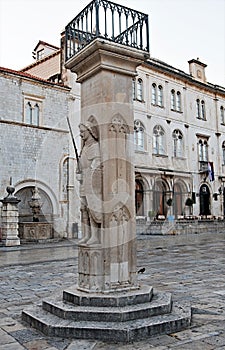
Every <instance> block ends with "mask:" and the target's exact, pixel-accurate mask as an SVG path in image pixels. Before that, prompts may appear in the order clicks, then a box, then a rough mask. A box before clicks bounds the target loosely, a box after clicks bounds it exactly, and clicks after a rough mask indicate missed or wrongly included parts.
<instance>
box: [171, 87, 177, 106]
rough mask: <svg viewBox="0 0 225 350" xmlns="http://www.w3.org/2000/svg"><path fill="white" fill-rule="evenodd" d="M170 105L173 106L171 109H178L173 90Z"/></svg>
mask: <svg viewBox="0 0 225 350" xmlns="http://www.w3.org/2000/svg"><path fill="white" fill-rule="evenodd" d="M170 104H171V109H172V110H175V109H176V101H175V90H171V93H170Z"/></svg>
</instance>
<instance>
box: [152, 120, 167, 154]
mask: <svg viewBox="0 0 225 350" xmlns="http://www.w3.org/2000/svg"><path fill="white" fill-rule="evenodd" d="M153 154H161V155H163V154H165V131H164V129H163V128H162V127H161V125H156V126H155V127H154V128H153Z"/></svg>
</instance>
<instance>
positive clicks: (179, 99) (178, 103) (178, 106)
mask: <svg viewBox="0 0 225 350" xmlns="http://www.w3.org/2000/svg"><path fill="white" fill-rule="evenodd" d="M176 107H177V108H176V109H177V111H178V112H180V111H181V93H180V91H177V95H176Z"/></svg>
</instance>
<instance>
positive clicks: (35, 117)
mask: <svg viewBox="0 0 225 350" xmlns="http://www.w3.org/2000/svg"><path fill="white" fill-rule="evenodd" d="M32 124H33V125H39V105H38V104H37V103H36V104H35V106H34V109H33V118H32Z"/></svg>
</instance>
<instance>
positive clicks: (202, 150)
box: [198, 140, 208, 162]
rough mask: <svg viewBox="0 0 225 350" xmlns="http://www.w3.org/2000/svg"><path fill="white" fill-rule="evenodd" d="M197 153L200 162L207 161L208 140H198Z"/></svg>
mask: <svg viewBox="0 0 225 350" xmlns="http://www.w3.org/2000/svg"><path fill="white" fill-rule="evenodd" d="M198 155H199V161H200V162H208V142H207V141H206V140H199V142H198Z"/></svg>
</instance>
